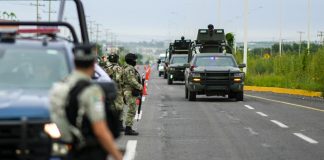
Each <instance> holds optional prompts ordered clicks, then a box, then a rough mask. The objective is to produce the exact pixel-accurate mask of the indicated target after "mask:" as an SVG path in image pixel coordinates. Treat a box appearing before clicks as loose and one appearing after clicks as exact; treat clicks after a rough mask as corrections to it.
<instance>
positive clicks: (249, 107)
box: [244, 105, 254, 110]
mask: <svg viewBox="0 0 324 160" xmlns="http://www.w3.org/2000/svg"><path fill="white" fill-rule="evenodd" d="M244 107H246V108H248V109H251V110H253V109H254V108H253V107H251V106H250V105H244Z"/></svg>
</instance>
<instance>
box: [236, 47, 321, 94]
mask: <svg viewBox="0 0 324 160" xmlns="http://www.w3.org/2000/svg"><path fill="white" fill-rule="evenodd" d="M235 57H236V59H237V61H238V63H242V57H243V56H242V53H237V54H236V55H235ZM246 85H253V86H262V87H280V88H290V89H303V90H309V91H318V92H322V93H323V96H324V49H319V50H318V51H317V52H316V53H311V54H309V55H308V54H306V52H305V53H303V54H301V55H298V53H285V54H283V55H282V56H279V55H278V54H273V55H272V56H270V58H269V57H263V56H262V55H249V56H248V72H247V76H246Z"/></svg>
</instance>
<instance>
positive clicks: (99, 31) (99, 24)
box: [96, 24, 100, 43]
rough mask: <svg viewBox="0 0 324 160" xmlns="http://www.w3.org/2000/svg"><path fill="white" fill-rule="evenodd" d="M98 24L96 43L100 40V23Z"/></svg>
mask: <svg viewBox="0 0 324 160" xmlns="http://www.w3.org/2000/svg"><path fill="white" fill-rule="evenodd" d="M96 25H97V31H96V43H98V40H99V32H100V31H99V25H100V24H96Z"/></svg>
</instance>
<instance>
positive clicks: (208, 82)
mask: <svg viewBox="0 0 324 160" xmlns="http://www.w3.org/2000/svg"><path fill="white" fill-rule="evenodd" d="M192 50H193V52H194V53H195V54H194V56H193V58H192V59H191V60H190V63H188V64H186V67H188V68H187V69H186V70H185V98H187V99H188V100H189V101H195V100H196V96H197V95H206V96H224V97H225V96H226V95H228V98H229V99H236V100H237V101H243V96H244V94H243V93H244V91H243V88H244V79H245V74H244V73H243V72H242V71H241V70H240V68H244V67H245V64H241V65H238V64H237V63H236V61H235V58H234V57H233V55H232V54H231V53H232V51H231V48H230V47H229V46H228V45H227V44H226V40H225V33H224V30H223V29H213V30H209V29H199V30H198V36H197V40H196V41H195V42H194V43H193V44H192Z"/></svg>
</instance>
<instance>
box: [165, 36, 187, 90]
mask: <svg viewBox="0 0 324 160" xmlns="http://www.w3.org/2000/svg"><path fill="white" fill-rule="evenodd" d="M189 53H190V54H191V40H185V38H184V37H181V40H175V41H174V43H173V44H172V45H170V47H169V56H168V58H167V61H166V76H167V81H168V84H172V83H173V81H184V71H185V64H186V63H188V62H189V61H188V60H189V59H188V58H189Z"/></svg>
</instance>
